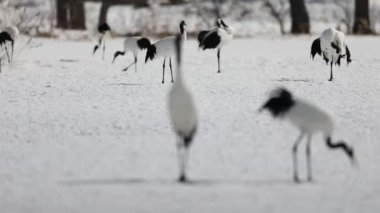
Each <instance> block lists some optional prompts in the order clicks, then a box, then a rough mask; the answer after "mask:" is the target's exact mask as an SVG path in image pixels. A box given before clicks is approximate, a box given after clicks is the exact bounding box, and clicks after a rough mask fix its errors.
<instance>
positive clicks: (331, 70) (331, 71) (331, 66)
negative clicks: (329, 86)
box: [329, 61, 333, 81]
mask: <svg viewBox="0 0 380 213" xmlns="http://www.w3.org/2000/svg"><path fill="white" fill-rule="evenodd" d="M332 80H333V62H332V61H331V62H330V79H329V81H332Z"/></svg>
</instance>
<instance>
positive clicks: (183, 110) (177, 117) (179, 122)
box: [169, 36, 198, 182]
mask: <svg viewBox="0 0 380 213" xmlns="http://www.w3.org/2000/svg"><path fill="white" fill-rule="evenodd" d="M183 39H184V38H183V36H178V37H177V38H176V40H172V41H173V44H174V45H175V46H176V49H177V51H176V52H177V67H178V68H177V77H176V81H175V84H174V86H173V87H172V88H171V90H170V93H169V114H170V119H171V122H172V124H173V128H174V131H175V133H176V134H177V136H178V142H177V151H178V162H179V166H180V175H179V181H180V182H186V181H187V177H186V170H187V169H186V168H187V162H188V155H189V147H190V145H191V143H192V141H193V138H194V135H195V133H196V130H197V124H198V117H197V110H196V107H195V104H194V101H193V98H192V95H191V93H190V90H189V89H188V88H187V86H186V84H185V81H184V80H185V79H184V77H183V73H182V72H183V70H182V58H184V57H183V54H182V49H183V41H182V40H183ZM174 42H175V43H174Z"/></svg>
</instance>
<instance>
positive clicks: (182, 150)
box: [177, 138, 188, 183]
mask: <svg viewBox="0 0 380 213" xmlns="http://www.w3.org/2000/svg"><path fill="white" fill-rule="evenodd" d="M177 151H178V163H179V169H180V170H179V178H178V181H179V182H181V183H184V182H187V177H186V168H187V162H188V147H186V146H185V141H184V138H180V139H179V141H178V143H177Z"/></svg>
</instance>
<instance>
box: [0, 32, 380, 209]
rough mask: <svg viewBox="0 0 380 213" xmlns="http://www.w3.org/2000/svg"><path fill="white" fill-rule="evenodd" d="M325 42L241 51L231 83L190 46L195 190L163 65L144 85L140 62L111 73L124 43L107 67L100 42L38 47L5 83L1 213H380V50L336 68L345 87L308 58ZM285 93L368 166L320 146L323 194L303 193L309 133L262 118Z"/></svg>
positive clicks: (0, 112)
mask: <svg viewBox="0 0 380 213" xmlns="http://www.w3.org/2000/svg"><path fill="white" fill-rule="evenodd" d="M313 39H314V37H312V36H299V37H282V38H276V37H273V38H272V37H256V38H252V39H247V40H243V39H241V40H234V41H233V42H232V43H231V44H230V45H228V46H227V47H226V48H225V49H224V50H223V51H222V73H221V74H217V73H216V71H217V69H216V66H217V64H216V52H211V51H210V52H198V50H197V47H196V43H195V41H190V42H188V48H187V52H186V63H185V67H184V68H185V71H186V78H187V79H186V80H187V83H188V85H189V86H190V88H191V89H192V91H193V94H194V96H195V99H196V101H197V106H198V111H199V115H200V126H199V132H198V134H197V136H196V138H195V141H194V144H193V146H192V148H191V155H190V167H189V176H190V179H191V180H192V182H191V183H190V184H186V185H180V184H178V183H176V181H175V180H176V178H177V159H176V157H177V155H176V149H175V137H174V134H173V132H172V129H171V126H170V123H169V119H168V112H167V102H166V98H167V94H168V89H169V88H170V87H171V83H170V74H169V73H170V72H167V73H166V74H167V75H166V82H167V83H165V84H164V85H162V84H161V83H160V82H161V75H162V70H161V68H162V60H156V61H154V62H152V63H148V64H147V65H145V64H143V57H144V56H143V54H141V57H140V58H139V59H140V62H139V70H138V72H137V73H135V72H134V69H130V70H129V71H127V72H121V71H120V70H121V69H122V68H124V66H125V65H126V64H129V63H130V62H131V61H132V56H131V55H128V57H126V58H118V60H117V61H116V63H115V64H114V65H112V64H111V63H110V62H111V58H112V55H113V52H114V51H116V50H118V49H120V47H121V44H122V40H121V39H115V40H113V41H111V43H110V45H109V46H110V47H109V48H108V51H107V58H106V61H102V60H101V59H100V54H99V55H97V56H96V57H92V56H91V50H92V47H93V43H90V42H85V41H81V42H68V41H54V40H36V41H35V44H36V47H35V48H32V49H25V50H23V51H22V52H21V54H19V55H17V56H16V60H15V63H14V64H12V65H10V66H9V65H5V66H4V67H3V72H2V73H1V74H0V106H1V109H0V212H2V213H10V212H11V213H13V212H17V213H18V212H28V213H30V212H31V213H34V212H35V213H45V212H46V213H48V212H49V213H50V212H55V213H61V212H62V213H67V212H70V213H84V212H89V213H90V212H91V213H93V212H99V213H103V212H112V213H118V212H136V213H137V212H162V213H170V212H219V213H224V212H226V213H227V212H228V213H231V212H345V213H347V212H352V213H356V212H366V213H370V212H374V213H375V212H379V210H380V164H379V162H380V154H379V153H380V141H379V138H380V131H379V126H380V120H379V118H380V110H379V104H380V101H379V95H380V92H379V91H380V75H379V73H378V72H379V67H380V58H379V54H378V53H379V49H380V38H379V37H349V38H348V44H349V46H350V48H351V52H352V55H353V59H354V61H353V62H352V64H350V66H348V67H347V66H345V65H343V66H342V67H340V68H337V69H335V70H336V71H335V80H334V82H329V81H327V79H328V77H329V68H328V66H326V65H325V64H324V62H323V61H322V59H321V58H317V59H316V60H315V61H312V60H311V59H310V55H309V54H310V53H309V48H310V45H311V42H312V40H313ZM38 44H41V45H38ZM16 49H20V47H16ZM19 53H20V52H19ZM121 59H123V60H121ZM126 60H127V61H126ZM276 86H285V87H287V88H289V89H291V90H292V91H293V92H294V93H295V94H296V95H297V96H300V97H303V98H305V99H307V100H309V101H311V102H313V103H316V104H318V105H319V106H320V107H322V108H324V109H326V110H328V111H329V112H331V113H332V114H334V115H335V118H336V121H337V122H336V123H337V129H336V133H335V135H334V138H336V139H345V140H346V141H347V142H348V143H350V144H352V145H353V146H354V147H355V150H356V152H357V157H358V160H359V167H358V168H353V167H351V166H350V164H349V161H348V159H347V158H346V156H345V155H344V154H343V153H342V152H340V151H331V150H329V149H328V148H327V147H326V145H325V144H324V142H323V141H322V140H321V136H320V135H318V136H315V137H314V138H313V145H312V152H313V165H314V175H315V179H316V181H315V182H314V183H311V184H309V183H304V184H294V183H293V182H292V180H291V177H292V162H291V146H292V145H293V142H294V140H295V139H296V137H297V136H298V132H297V130H296V129H294V128H292V126H290V125H289V124H288V123H286V122H280V121H276V120H273V119H272V118H271V117H270V115H269V114H267V113H263V114H257V109H258V107H260V105H261V104H262V103H263V101H264V99H265V98H266V97H267V93H268V91H269V90H271V89H272V88H274V87H276ZM303 150H304V147H303V146H301V147H300V152H299V153H300V162H304V161H303V160H304V152H303ZM300 170H301V174H302V177H304V175H305V164H304V163H301V164H300Z"/></svg>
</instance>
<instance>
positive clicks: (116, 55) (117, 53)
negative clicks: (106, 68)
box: [112, 51, 125, 63]
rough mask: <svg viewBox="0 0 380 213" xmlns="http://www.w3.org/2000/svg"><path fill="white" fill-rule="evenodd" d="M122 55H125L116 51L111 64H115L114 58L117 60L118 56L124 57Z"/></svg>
mask: <svg viewBox="0 0 380 213" xmlns="http://www.w3.org/2000/svg"><path fill="white" fill-rule="evenodd" d="M124 54H125V52H122V51H117V52H115V54H114V55H113V61H112V63H114V62H115V60H116V58H117V57H118V56H119V55H124Z"/></svg>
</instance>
